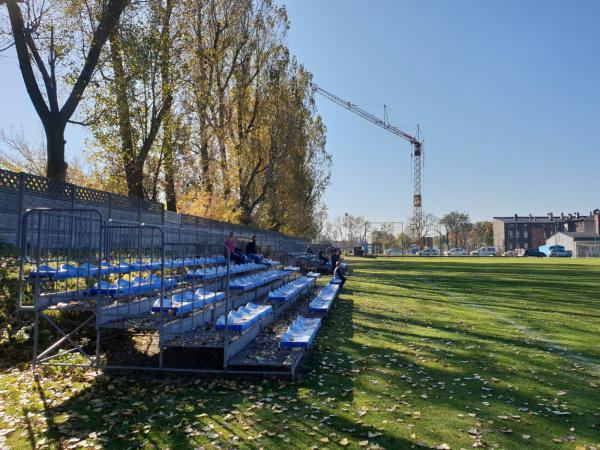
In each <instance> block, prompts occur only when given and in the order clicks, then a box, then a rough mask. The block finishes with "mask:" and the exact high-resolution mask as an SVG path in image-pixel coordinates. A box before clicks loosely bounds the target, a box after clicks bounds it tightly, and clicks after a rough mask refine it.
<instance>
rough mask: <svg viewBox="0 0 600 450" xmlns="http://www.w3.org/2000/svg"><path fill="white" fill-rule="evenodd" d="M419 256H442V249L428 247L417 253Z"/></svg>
mask: <svg viewBox="0 0 600 450" xmlns="http://www.w3.org/2000/svg"><path fill="white" fill-rule="evenodd" d="M417 255H419V256H440V251H439V250H438V249H437V248H426V249H424V250H421V251H420V252H418V253H417Z"/></svg>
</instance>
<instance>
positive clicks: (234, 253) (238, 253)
mask: <svg viewBox="0 0 600 450" xmlns="http://www.w3.org/2000/svg"><path fill="white" fill-rule="evenodd" d="M225 246H226V247H227V249H228V251H225V258H227V256H229V258H230V260H231V261H233V262H234V263H236V264H243V263H245V262H247V261H253V262H255V263H260V262H261V261H262V260H263V257H262V255H260V254H259V253H258V251H257V249H256V235H255V234H253V235H252V239H251V240H250V241H249V242H248V243H247V244H246V251H245V252H242V249H241V248H237V247H236V246H235V241H234V234H233V231H232V232H230V233H229V236H228V237H227V239H225Z"/></svg>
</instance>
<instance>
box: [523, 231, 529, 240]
mask: <svg viewBox="0 0 600 450" xmlns="http://www.w3.org/2000/svg"><path fill="white" fill-rule="evenodd" d="M523 237H524V238H525V239H527V238H528V237H529V233H528V232H527V230H525V231H523Z"/></svg>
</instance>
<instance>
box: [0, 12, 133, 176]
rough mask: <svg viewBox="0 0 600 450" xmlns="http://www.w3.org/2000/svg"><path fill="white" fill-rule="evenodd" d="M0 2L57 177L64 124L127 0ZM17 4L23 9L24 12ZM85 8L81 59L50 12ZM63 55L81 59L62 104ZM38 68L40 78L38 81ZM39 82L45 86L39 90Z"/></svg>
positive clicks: (62, 170)
mask: <svg viewBox="0 0 600 450" xmlns="http://www.w3.org/2000/svg"><path fill="white" fill-rule="evenodd" d="M90 3H91V2H90ZM0 4H4V5H6V7H7V9H8V15H9V18H10V28H11V32H12V37H13V39H14V46H15V49H16V52H17V58H18V60H19V67H20V69H21V75H22V77H23V81H24V83H25V88H26V90H27V94H28V95H29V98H30V100H31V102H32V104H33V106H34V108H35V110H36V112H37V114H38V116H39V118H40V120H41V122H42V125H43V127H44V131H45V135H46V152H47V168H46V172H47V175H48V177H50V178H54V179H57V180H65V179H66V173H67V165H66V163H65V128H66V126H67V123H69V121H70V120H71V117H72V116H73V114H74V113H75V110H76V109H77V106H78V105H79V103H80V101H81V99H82V98H83V95H84V92H85V89H86V87H87V86H88V84H89V83H90V80H91V79H92V77H93V75H94V71H95V69H96V65H97V64H98V60H99V58H100V53H101V50H102V47H103V46H104V44H105V43H106V40H107V39H108V37H109V35H110V34H111V33H112V32H113V30H114V29H115V27H116V26H117V25H118V23H119V18H120V16H121V14H122V12H123V10H124V9H125V7H126V6H127V5H128V4H129V0H103V1H97V2H95V3H94V4H87V3H86V2H81V3H80V4H77V5H76V7H75V8H72V9H69V8H66V7H62V6H66V5H62V4H61V2H56V3H55V4H52V5H50V6H48V5H47V4H46V3H45V2H44V1H39V2H38V1H35V0H27V1H23V0H0ZM20 4H21V5H23V7H24V9H25V17H24V16H23V12H22V10H21V5H20ZM86 11H87V16H88V18H89V20H90V22H91V24H92V26H91V33H90V34H89V35H88V36H84V35H81V41H80V42H79V44H80V45H79V46H78V47H77V49H82V50H83V54H84V56H83V58H82V60H80V58H78V57H77V56H75V54H74V53H75V51H74V50H73V51H69V43H68V42H61V41H62V38H63V37H65V36H66V34H68V33H69V30H57V29H55V27H54V25H53V23H54V20H52V18H53V17H54V18H57V17H60V16H61V15H65V16H68V15H73V14H78V13H79V14H81V15H82V16H85V15H86ZM96 17H97V19H95V18H96ZM56 22H59V21H58V20H57V21H56ZM63 32H64V33H63ZM44 52H46V53H47V56H46V57H47V61H48V62H47V64H46V62H44V57H43V56H42V55H43V53H44ZM66 59H70V60H71V61H70V62H71V63H74V61H78V62H81V63H82V64H81V69H80V70H79V72H78V74H77V76H76V77H75V81H74V82H73V83H72V86H71V89H70V91H69V92H68V95H67V98H66V100H65V101H64V103H63V105H62V106H60V102H59V98H58V97H59V92H60V91H61V87H60V86H59V81H61V78H60V76H59V75H58V74H57V69H58V68H59V66H60V63H61V61H63V60H66ZM63 62H64V61H63ZM34 68H35V69H34ZM36 71H37V74H38V75H39V78H41V82H38V77H36ZM40 84H41V85H42V86H43V92H42V88H41V87H40ZM66 90H67V91H68V89H66Z"/></svg>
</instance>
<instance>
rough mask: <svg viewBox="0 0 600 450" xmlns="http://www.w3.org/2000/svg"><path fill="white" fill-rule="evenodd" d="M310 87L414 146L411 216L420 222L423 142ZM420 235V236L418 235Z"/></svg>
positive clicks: (328, 94) (324, 91) (331, 95)
mask: <svg viewBox="0 0 600 450" xmlns="http://www.w3.org/2000/svg"><path fill="white" fill-rule="evenodd" d="M312 87H313V88H314V89H315V91H316V92H318V93H319V94H321V95H322V96H323V97H325V98H328V99H329V100H331V101H332V102H334V103H337V104H338V105H340V106H341V107H343V108H345V109H347V110H348V111H351V112H353V113H354V114H357V115H359V116H361V117H363V118H365V119H367V120H368V121H369V122H371V123H374V124H375V125H378V126H380V127H381V128H383V129H385V130H387V131H389V132H390V133H393V134H395V135H396V136H399V137H401V138H402V139H404V140H406V141H408V142H410V143H411V145H412V146H413V147H414V149H413V159H414V160H413V183H414V186H413V218H414V221H415V223H417V224H422V215H423V213H422V207H423V197H422V195H421V177H422V154H423V143H422V142H421V141H420V140H419V139H418V138H416V137H414V136H411V135H410V134H408V133H405V132H404V131H402V130H400V129H399V128H396V127H395V126H393V125H390V124H389V123H388V122H387V120H381V119H380V118H378V117H376V116H374V115H373V114H371V113H368V112H367V111H365V110H363V109H361V108H359V107H358V106H356V105H354V104H353V103H351V102H348V101H346V100H344V99H342V98H340V97H338V96H337V95H334V94H332V93H331V92H328V91H326V90H325V89H323V88H321V87H319V86H317V85H316V84H314V83H312ZM418 226H420V225H418ZM420 237H421V236H420Z"/></svg>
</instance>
